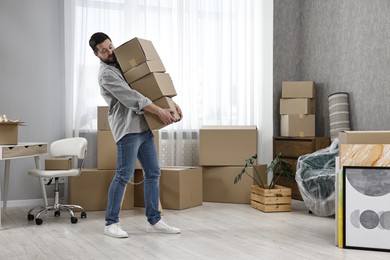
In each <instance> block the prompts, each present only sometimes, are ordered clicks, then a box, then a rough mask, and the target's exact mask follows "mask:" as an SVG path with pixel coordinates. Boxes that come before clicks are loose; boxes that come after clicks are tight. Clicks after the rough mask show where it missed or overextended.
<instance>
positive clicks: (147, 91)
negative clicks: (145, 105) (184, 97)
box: [131, 73, 177, 101]
mask: <svg viewBox="0 0 390 260" xmlns="http://www.w3.org/2000/svg"><path fill="white" fill-rule="evenodd" d="M131 88H132V89H134V90H137V91H138V92H139V93H141V94H142V95H144V96H145V97H148V98H149V99H150V100H152V101H155V100H157V99H159V98H161V97H174V96H176V95H177V94H176V90H175V87H174V86H173V82H172V79H171V77H170V76H169V74H168V73H150V74H149V75H147V76H145V77H143V78H141V79H139V80H137V81H135V82H133V83H131Z"/></svg>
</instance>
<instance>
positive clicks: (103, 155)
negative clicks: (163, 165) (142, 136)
mask: <svg viewBox="0 0 390 260" xmlns="http://www.w3.org/2000/svg"><path fill="white" fill-rule="evenodd" d="M153 134H154V140H155V144H156V150H157V153H158V151H159V133H158V131H153ZM116 164H117V147H116V143H115V141H114V137H113V136H112V133H111V131H98V138H97V168H98V169H99V170H114V169H116ZM135 168H136V169H142V167H141V164H140V162H139V161H138V160H137V162H136V165H135Z"/></svg>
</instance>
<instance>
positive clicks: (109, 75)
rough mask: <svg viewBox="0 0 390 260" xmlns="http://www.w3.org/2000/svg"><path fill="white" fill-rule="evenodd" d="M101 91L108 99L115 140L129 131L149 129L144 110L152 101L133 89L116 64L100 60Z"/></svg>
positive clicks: (109, 120)
mask: <svg viewBox="0 0 390 260" xmlns="http://www.w3.org/2000/svg"><path fill="white" fill-rule="evenodd" d="M98 79H99V85H100V93H101V95H102V96H103V98H104V99H105V100H106V102H107V104H108V106H109V111H108V122H109V124H110V127H111V131H112V135H113V137H114V140H115V142H118V141H119V140H120V139H121V138H122V137H123V136H125V135H126V134H128V133H142V132H144V131H146V130H148V129H149V127H148V125H147V123H146V120H145V117H144V115H143V113H144V111H143V110H142V109H143V108H144V107H145V106H148V105H150V104H152V101H151V100H150V99H148V98H147V97H145V96H143V95H142V94H140V93H139V92H138V91H135V90H132V89H131V88H130V87H129V85H128V84H127V82H126V81H125V79H124V77H123V75H122V73H121V71H120V70H119V69H118V68H117V67H115V64H106V63H104V62H100V68H99V78H98Z"/></svg>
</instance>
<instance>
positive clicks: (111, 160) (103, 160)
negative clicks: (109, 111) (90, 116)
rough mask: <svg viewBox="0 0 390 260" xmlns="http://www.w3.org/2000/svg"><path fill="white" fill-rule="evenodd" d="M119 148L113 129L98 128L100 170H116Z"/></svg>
mask: <svg viewBox="0 0 390 260" xmlns="http://www.w3.org/2000/svg"><path fill="white" fill-rule="evenodd" d="M116 150H117V148H116V144H115V141H114V138H113V136H112V133H111V131H102V130H98V138H97V168H98V169H99V170H115V169H116V163H117V151H116Z"/></svg>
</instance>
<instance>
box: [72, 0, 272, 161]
mask: <svg viewBox="0 0 390 260" xmlns="http://www.w3.org/2000/svg"><path fill="white" fill-rule="evenodd" d="M64 2H65V21H67V19H68V21H69V23H68V24H67V26H68V27H69V28H68V29H67V28H65V34H66V35H65V41H66V42H67V45H66V46H65V47H66V51H67V54H66V68H67V70H66V71H67V74H68V75H67V79H69V81H70V82H68V83H69V84H67V87H68V88H69V90H68V94H69V95H70V96H71V97H72V98H70V99H69V100H68V101H67V104H68V108H69V109H68V111H72V112H71V113H72V115H73V116H72V117H73V118H72V117H70V118H69V120H68V129H69V131H74V133H75V134H76V135H78V133H79V132H81V131H83V132H84V131H86V132H93V131H96V127H97V122H96V107H97V106H98V105H106V104H105V102H104V100H103V99H102V98H101V96H100V92H99V87H98V83H97V71H98V67H99V61H98V59H97V58H96V57H95V55H94V54H93V52H92V50H91V49H90V47H89V45H88V40H89V38H90V36H91V35H92V34H93V33H95V32H98V31H101V32H105V33H107V34H108V35H109V36H110V38H111V40H112V41H113V44H114V45H115V46H119V45H120V44H122V43H124V42H126V41H128V40H130V39H132V38H134V37H140V38H144V39H148V40H151V41H152V42H153V44H154V46H155V48H156V50H157V52H158V53H159V55H160V58H161V60H162V62H163V63H164V66H165V68H166V72H167V73H169V74H170V75H171V77H172V80H173V82H174V86H175V89H176V91H177V93H178V95H177V96H176V97H174V98H173V99H174V100H175V102H176V103H177V104H179V105H180V107H181V108H182V110H183V114H184V118H183V120H182V121H181V122H180V123H177V124H173V125H170V126H168V127H165V128H164V129H161V130H160V161H161V164H162V165H197V158H198V156H197V147H198V146H197V132H198V129H199V128H200V127H201V126H202V125H257V127H258V129H259V137H260V138H259V144H258V145H259V157H260V161H264V162H266V161H268V160H269V159H271V156H272V154H271V153H272V132H273V130H272V129H273V127H272V93H273V91H272V89H273V86H272V37H273V36H272V26H273V25H272V24H273V21H272V19H273V15H272V13H273V3H272V2H273V1H271V0H263V1H260V0H105V1H103V0H72V1H64Z"/></svg>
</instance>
